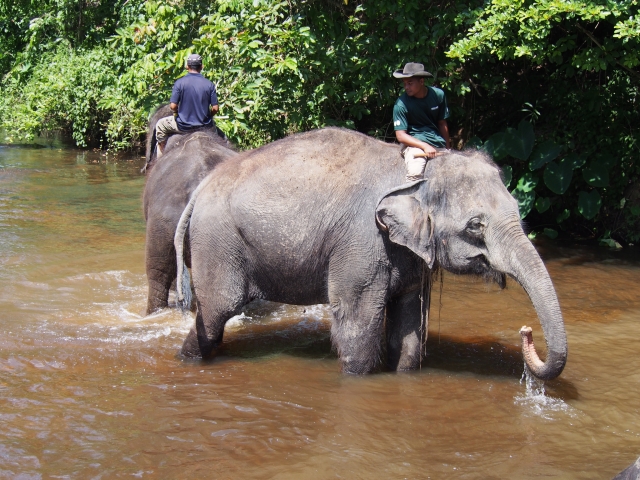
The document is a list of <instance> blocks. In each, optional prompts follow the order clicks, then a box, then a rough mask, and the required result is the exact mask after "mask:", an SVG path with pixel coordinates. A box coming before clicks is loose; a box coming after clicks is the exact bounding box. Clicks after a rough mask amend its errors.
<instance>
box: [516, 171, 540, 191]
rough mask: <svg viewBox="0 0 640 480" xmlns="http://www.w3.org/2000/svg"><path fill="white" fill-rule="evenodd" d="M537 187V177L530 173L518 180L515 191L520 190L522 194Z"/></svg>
mask: <svg viewBox="0 0 640 480" xmlns="http://www.w3.org/2000/svg"><path fill="white" fill-rule="evenodd" d="M537 185H538V176H537V175H533V174H532V173H530V172H526V173H525V174H524V175H522V177H520V180H518V184H517V185H516V189H517V190H521V191H522V192H524V193H528V192H531V191H532V190H534V189H535V188H536V186H537Z"/></svg>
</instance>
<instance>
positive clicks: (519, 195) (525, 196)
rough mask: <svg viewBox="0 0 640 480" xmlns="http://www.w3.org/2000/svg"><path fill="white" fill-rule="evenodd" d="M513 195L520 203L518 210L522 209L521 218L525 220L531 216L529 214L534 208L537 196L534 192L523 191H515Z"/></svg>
mask: <svg viewBox="0 0 640 480" xmlns="http://www.w3.org/2000/svg"><path fill="white" fill-rule="evenodd" d="M511 194H512V195H513V197H514V198H515V199H516V200H517V201H518V208H519V209H520V218H525V217H526V216H527V215H529V212H530V211H531V209H532V208H533V204H534V203H535V200H536V194H535V192H534V191H529V192H525V191H523V190H518V189H517V188H516V189H514V190H513V191H512V192H511Z"/></svg>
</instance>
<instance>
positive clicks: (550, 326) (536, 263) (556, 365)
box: [492, 222, 567, 380]
mask: <svg viewBox="0 0 640 480" xmlns="http://www.w3.org/2000/svg"><path fill="white" fill-rule="evenodd" d="M506 230H508V231H509V232H508V233H507V231H505V230H503V231H502V232H500V233H501V234H502V235H500V237H502V238H501V241H500V243H501V246H500V251H502V252H504V253H503V255H502V259H501V260H502V261H499V262H497V263H499V264H500V265H495V267H497V268H498V269H499V270H501V271H503V272H505V273H508V274H509V275H511V276H512V277H513V278H514V279H515V280H516V281H517V282H518V283H519V284H520V285H521V286H522V287H523V288H524V290H525V291H526V292H527V294H528V295H529V298H530V299H531V302H532V303H533V306H534V308H535V310H536V313H537V314H538V318H539V319H540V324H541V325H542V330H543V332H544V337H545V340H546V343H547V358H546V360H545V361H542V360H541V359H540V357H538V354H537V352H536V349H535V346H534V344H533V335H532V330H531V328H529V327H526V326H524V327H522V329H521V330H520V335H521V338H522V354H523V356H524V361H525V363H526V365H527V367H528V368H529V370H530V371H531V373H532V374H533V375H534V376H535V377H536V378H538V379H540V380H552V379H554V378H556V377H557V376H558V375H560V373H561V372H562V370H563V369H564V366H565V364H566V362H567V334H566V332H565V328H564V321H563V320H562V313H561V312H560V305H559V304H558V297H557V296H556V292H555V289H554V288H553V284H552V283H551V278H550V277H549V273H548V272H547V269H546V268H545V266H544V264H543V263H542V260H541V259H540V256H539V255H538V252H536V250H535V248H534V247H533V245H532V244H531V242H530V241H529V239H528V238H527V237H526V236H525V234H524V232H522V229H521V228H520V224H519V222H517V228H508V229H506ZM492 263H493V262H492Z"/></svg>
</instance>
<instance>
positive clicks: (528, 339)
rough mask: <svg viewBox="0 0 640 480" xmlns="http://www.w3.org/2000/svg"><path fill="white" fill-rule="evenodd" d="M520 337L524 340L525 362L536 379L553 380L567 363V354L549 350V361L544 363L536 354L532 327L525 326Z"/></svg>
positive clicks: (523, 353)
mask: <svg viewBox="0 0 640 480" xmlns="http://www.w3.org/2000/svg"><path fill="white" fill-rule="evenodd" d="M520 337H521V338H522V355H523V357H524V362H525V363H526V364H527V367H528V368H529V370H530V371H531V373H532V374H533V376H534V377H536V378H538V379H540V380H553V379H554V378H556V377H557V376H558V375H560V373H561V372H562V370H563V369H564V365H565V363H566V361H567V356H566V353H565V354H564V355H563V354H560V353H557V352H554V351H553V350H549V352H548V353H547V361H546V362H543V361H542V360H540V357H539V356H538V352H536V347H535V345H534V344H533V333H532V329H531V327H527V326H523V327H522V328H521V329H520Z"/></svg>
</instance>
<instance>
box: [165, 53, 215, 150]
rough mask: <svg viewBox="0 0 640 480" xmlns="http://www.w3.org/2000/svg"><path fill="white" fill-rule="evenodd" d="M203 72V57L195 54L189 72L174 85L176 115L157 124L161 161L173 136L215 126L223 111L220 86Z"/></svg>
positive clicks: (190, 60)
mask: <svg viewBox="0 0 640 480" xmlns="http://www.w3.org/2000/svg"><path fill="white" fill-rule="evenodd" d="M201 70H202V57H201V56H200V55H198V54H195V53H192V54H191V55H189V56H188V57H187V71H188V73H187V74H186V75H185V76H184V77H181V78H179V79H178V80H176V83H175V84H174V85H173V91H172V92H171V100H170V104H169V107H170V108H171V110H173V111H174V114H173V116H171V117H164V118H161V119H160V120H158V123H157V124H156V139H157V141H158V158H159V157H160V156H161V155H162V152H163V150H164V147H165V145H166V143H167V138H168V137H169V135H171V134H172V133H186V132H189V131H190V130H194V129H197V128H202V127H214V126H215V123H214V122H213V115H215V114H216V113H218V109H219V106H218V94H217V93H216V86H215V85H214V84H213V83H211V82H210V81H209V80H207V79H206V78H204V77H203V76H202V74H201V73H200V71H201Z"/></svg>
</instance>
